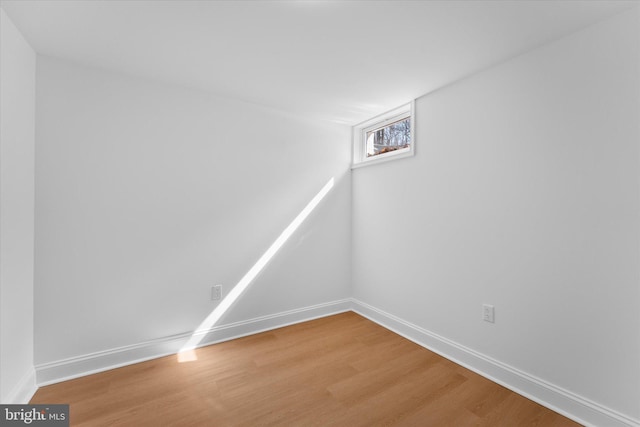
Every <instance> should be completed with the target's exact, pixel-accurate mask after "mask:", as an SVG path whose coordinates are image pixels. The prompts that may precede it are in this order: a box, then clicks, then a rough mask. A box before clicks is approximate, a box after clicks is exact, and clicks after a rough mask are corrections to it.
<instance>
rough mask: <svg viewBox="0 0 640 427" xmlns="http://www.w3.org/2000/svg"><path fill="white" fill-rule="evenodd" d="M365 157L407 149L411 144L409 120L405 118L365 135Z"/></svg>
mask: <svg viewBox="0 0 640 427" xmlns="http://www.w3.org/2000/svg"><path fill="white" fill-rule="evenodd" d="M366 142H367V157H371V156H377V155H378V154H384V153H389V152H391V151H395V150H400V149H402V148H407V147H409V145H410V144H411V118H410V117H407V118H404V119H402V120H398V121H397V122H394V123H391V124H389V125H387V126H384V127H381V128H379V129H374V130H371V131H369V132H367V134H366Z"/></svg>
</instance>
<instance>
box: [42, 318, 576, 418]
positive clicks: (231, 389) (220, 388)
mask: <svg viewBox="0 0 640 427" xmlns="http://www.w3.org/2000/svg"><path fill="white" fill-rule="evenodd" d="M194 354H195V356H196V358H197V359H195V360H193V361H190V362H183V363H180V362H179V361H178V358H177V357H176V356H168V357H163V358H159V359H155V360H151V361H148V362H144V363H139V364H135V365H130V366H126V367H122V368H118V369H114V370H110V371H107V372H102V373H98V374H94V375H90V376H87V377H83V378H78V379H75V380H71V381H66V382H62V383H59V384H54V385H50V386H45V387H41V388H40V389H39V390H38V391H37V392H36V394H35V396H34V397H33V399H32V401H31V403H68V404H70V419H71V425H73V426H81V427H85V426H87V427H88V426H91V427H93V426H154V427H155V426H233V427H239V426H248V427H252V426H350V427H351V426H436V427H440V426H462V427H466V426H486V427H489V426H491V427H494V426H509V427H517V426H545V427H546V426H549V427H574V426H578V424H576V423H574V422H573V421H571V420H569V419H567V418H565V417H563V416H561V415H559V414H557V413H555V412H553V411H551V410H549V409H547V408H544V407H542V406H541V405H538V404H537V403H534V402H532V401H530V400H528V399H526V398H524V397H522V396H520V395H517V394H515V393H513V392H511V391H509V390H507V389H505V388H504V387H502V386H500V385H498V384H495V383H493V382H491V381H489V380H487V379H485V378H483V377H481V376H480V375H478V374H476V373H474V372H471V371H469V370H467V369H465V368H463V367H461V366H458V365H456V364H455V363H452V362H450V361H448V360H446V359H444V358H442V357H441V356H439V355H437V354H435V353H433V352H430V351H428V350H426V349H424V348H422V347H420V346H418V345H417V344H415V343H413V342H410V341H408V340H406V339H404V338H402V337H400V336H398V335H396V334H395V333H393V332H391V331H389V330H387V329H384V328H382V327H381V326H379V325H376V324H375V323H373V322H371V321H369V320H367V319H365V318H363V317H361V316H359V315H357V314H355V313H352V312H348V313H343V314H339V315H335V316H330V317H326V318H322V319H317V320H313V321H310V322H304V323H300V324H297V325H292V326H289V327H286V328H281V329H276V330H273V331H269V332H265V333H262V334H257V335H253V336H249V337H244V338H240V339H237V340H233V341H229V342H225V343H220V344H216V345H212V346H208V347H203V348H201V349H198V350H196V351H195V352H194Z"/></svg>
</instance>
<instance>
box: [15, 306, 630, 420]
mask: <svg viewBox="0 0 640 427" xmlns="http://www.w3.org/2000/svg"><path fill="white" fill-rule="evenodd" d="M345 311H354V312H356V313H358V314H360V315H362V316H364V317H366V318H368V319H369V320H372V321H373V322H376V323H377V324H379V325H381V326H383V327H385V328H387V329H389V330H391V331H393V332H395V333H397V334H399V335H401V336H403V337H405V338H407V339H409V340H411V341H413V342H415V343H416V344H418V345H420V346H422V347H425V348H427V349H429V350H431V351H433V352H435V353H438V354H440V355H441V356H443V357H445V358H447V359H449V360H451V361H453V362H455V363H457V364H459V365H461V366H464V367H466V368H468V369H470V370H472V371H474V372H476V373H478V374H480V375H482V376H484V377H486V378H488V379H490V380H491V381H493V382H496V383H498V384H500V385H502V386H504V387H506V388H508V389H510V390H513V391H514V392H516V393H518V394H520V395H522V396H525V397H527V398H529V399H531V400H533V401H535V402H537V403H539V404H541V405H543V406H545V407H547V408H549V409H551V410H553V411H556V412H558V413H560V414H562V415H564V416H566V417H568V418H570V419H572V420H574V421H576V422H578V423H580V424H583V425H585V426H593V427H604V426H606V427H640V421H638V420H636V419H633V418H631V417H628V416H626V415H624V414H620V413H618V412H616V411H614V410H612V409H609V408H606V407H604V406H602V405H600V404H598V403H595V402H592V401H590V400H588V399H586V398H583V397H581V396H578V395H576V394H574V393H571V392H570V391H568V390H564V389H562V388H560V387H558V386H555V385H553V384H550V383H548V382H545V381H544V380H541V379H539V378H536V377H534V376H532V375H529V374H527V373H526V372H523V371H520V370H518V369H516V368H514V367H512V366H509V365H507V364H504V363H502V362H500V361H498V360H495V359H492V358H490V357H488V356H486V355H483V354H480V353H478V352H476V351H474V350H472V349H470V348H467V347H465V346H463V345H460V344H458V343H456V342H453V341H451V340H449V339H447V338H445V337H442V336H439V335H437V334H435V333H433V332H430V331H428V330H426V329H423V328H421V327H419V326H417V325H414V324H411V323H409V322H407V321H405V320H403V319H401V318H398V317H396V316H394V315H392V314H389V313H386V312H384V311H382V310H379V309H377V308H375V307H372V306H370V305H368V304H366V303H364V302H361V301H358V300H356V299H352V298H348V299H344V300H339V301H334V302H329V303H325V304H319V305H314V306H311V307H305V308H301V309H297V310H291V311H286V312H282V313H276V314H273V315H269V316H263V317H258V318H254V319H250V320H246V321H243V322H236V323H230V324H226V325H221V326H215V327H213V328H211V329H210V330H209V331H207V332H206V336H205V338H204V339H203V340H202V341H201V342H200V344H199V347H202V346H206V345H210V344H215V343H218V342H223V341H228V340H232V339H235V338H240V337H243V336H247V335H252V334H256V333H259V332H264V331H268V330H272V329H276V328H280V327H283V326H288V325H291V324H295V323H300V322H304V321H307V320H312V319H316V318H320V317H326V316H330V315H333V314H337V313H342V312H345ZM190 337H191V334H190V333H185V334H180V335H174V336H168V337H163V338H159V339H156V340H152V341H147V342H144V343H140V344H135V345H130V346H125V347H119V348H115V349H111V350H106V351H100V352H97V353H92V354H86V355H83V356H79V357H74V358H70V359H65V360H59V361H55V362H51V363H45V364H41V365H37V366H36V367H35V376H34V375H33V373H32V375H31V377H28V376H27V377H25V379H24V380H23V381H21V384H20V386H19V387H16V391H15V392H14V393H12V395H11V399H12V401H11V402H7V403H27V402H28V401H29V400H30V399H31V397H32V396H33V394H34V393H35V391H36V389H37V387H36V378H37V384H38V385H39V386H43V385H48V384H53V383H57V382H61V381H66V380H69V379H73V378H77V377H82V376H85V375H90V374H93V373H97V372H102V371H106V370H109V369H114V368H118V367H121V366H126V365H131V364H134V363H138V362H143V361H145V360H151V359H155V358H158V357H163V356H167V355H172V354H176V353H177V352H178V351H179V350H180V348H181V347H182V346H183V345H184V344H186V342H187V341H188V340H189V338H190Z"/></svg>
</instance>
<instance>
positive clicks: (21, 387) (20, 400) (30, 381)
mask: <svg viewBox="0 0 640 427" xmlns="http://www.w3.org/2000/svg"><path fill="white" fill-rule="evenodd" d="M37 390H38V386H37V385H36V371H35V369H33V368H31V369H29V371H28V372H26V373H25V374H24V375H23V376H22V378H21V379H20V381H19V382H18V384H16V385H15V387H13V389H12V390H11V391H10V392H9V394H8V395H7V396H6V397H4V398H3V399H2V403H3V404H7V405H26V404H27V403H29V401H30V400H31V398H32V397H33V395H34V394H35V393H36V391H37Z"/></svg>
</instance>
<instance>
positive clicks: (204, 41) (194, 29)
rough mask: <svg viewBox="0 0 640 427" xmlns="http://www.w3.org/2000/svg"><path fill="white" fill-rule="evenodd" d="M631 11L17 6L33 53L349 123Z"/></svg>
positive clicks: (15, 15)
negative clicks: (613, 16)
mask: <svg viewBox="0 0 640 427" xmlns="http://www.w3.org/2000/svg"><path fill="white" fill-rule="evenodd" d="M635 4H637V3H636V2H634V1H304V0H298V1H202V0H201V1H184V0H182V1H168V0H161V1H150V0H145V1H90V0H84V1H58V0H44V1H18V0H1V1H0V5H1V6H2V8H3V9H4V10H5V12H6V13H7V14H8V15H9V17H10V18H11V19H12V21H13V22H14V23H15V24H16V26H17V27H18V28H19V29H20V31H22V33H23V34H24V36H25V37H26V39H27V40H28V41H29V42H30V43H31V45H32V46H33V48H34V49H35V50H36V51H37V52H38V53H40V54H43V55H50V56H54V57H59V58H64V59H68V60H71V61H74V62H78V63H82V64H86V65H90V66H96V67H100V68H105V69H110V70H114V71H121V72H125V73H128V74H132V75H138V76H144V77H149V78H153V79H157V80H161V81H165V82H173V83H177V84H180V85H183V86H188V87H192V88H199V89H204V90H207V91H211V92H213V93H216V94H219V95H222V96H226V97H233V98H237V99H242V100H246V101H249V102H254V103H259V104H265V105H269V106H273V107H276V108H279V109H284V110H290V111H296V112H300V113H304V114H308V115H310V116H311V117H313V118H316V119H328V120H332V121H335V122H339V123H347V124H354V123H357V122H360V121H363V120H365V119H368V118H370V117H372V116H374V115H376V114H378V113H381V112H384V111H386V110H388V109H391V108H393V107H396V106H398V105H400V104H403V103H405V102H407V101H409V100H411V99H413V98H416V97H418V96H420V95H423V94H425V93H428V92H430V91H433V90H435V89H437V88H439V87H441V86H443V85H446V84H447V83H450V82H453V81H455V80H457V79H459V78H461V77H464V76H466V75H469V74H471V73H473V72H475V71H478V70H480V69H482V68H485V67H487V66H489V65H491V64H494V63H497V62H500V61H503V60H505V59H506V58H509V57H512V56H514V55H517V54H519V53H522V52H524V51H526V50H529V49H532V48H534V47H536V46H539V45H541V44H543V43H546V42H549V41H551V40H554V39H557V38H559V37H562V36H564V35H568V34H570V33H572V32H574V31H576V30H578V29H580V28H582V27H585V26H587V25H590V24H592V23H594V22H597V21H599V20H602V19H604V18H606V17H608V16H611V15H613V14H616V13H619V12H621V11H622V10H624V9H627V8H629V7H633V5H635Z"/></svg>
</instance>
